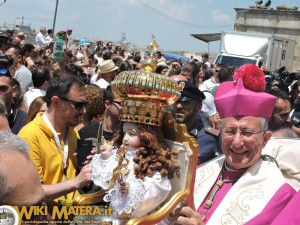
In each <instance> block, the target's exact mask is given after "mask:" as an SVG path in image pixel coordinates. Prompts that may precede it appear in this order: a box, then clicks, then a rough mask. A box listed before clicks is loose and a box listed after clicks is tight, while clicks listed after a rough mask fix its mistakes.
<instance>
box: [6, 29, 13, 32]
mask: <svg viewBox="0 0 300 225" xmlns="http://www.w3.org/2000/svg"><path fill="white" fill-rule="evenodd" d="M6 32H9V33H13V32H14V29H13V28H7V30H6Z"/></svg>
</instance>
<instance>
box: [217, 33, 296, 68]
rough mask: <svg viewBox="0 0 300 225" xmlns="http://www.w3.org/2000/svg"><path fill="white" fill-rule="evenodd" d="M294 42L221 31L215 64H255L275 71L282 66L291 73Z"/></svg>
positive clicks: (259, 35) (268, 36)
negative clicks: (218, 51)
mask: <svg viewBox="0 0 300 225" xmlns="http://www.w3.org/2000/svg"><path fill="white" fill-rule="evenodd" d="M295 45H296V41H294V40H289V39H285V38H281V37H277V36H274V35H271V34H270V35H269V34H258V33H255V34H254V33H248V32H237V31H222V33H221V43H220V54H219V55H218V56H217V58H216V60H215V64H218V63H221V64H225V65H233V66H236V67H239V66H241V65H243V64H256V65H257V66H259V67H262V66H263V67H264V70H268V71H275V70H276V69H279V68H281V67H283V66H285V68H286V70H288V71H290V72H291V71H292V66H293V56H294V51H295Z"/></svg>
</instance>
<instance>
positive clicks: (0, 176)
mask: <svg viewBox="0 0 300 225" xmlns="http://www.w3.org/2000/svg"><path fill="white" fill-rule="evenodd" d="M28 148H29V147H28V144H26V142H25V141H23V140H22V139H21V138H19V137H18V136H17V135H15V134H13V133H10V132H4V131H0V155H1V153H2V152H3V151H6V152H11V151H17V152H20V153H21V154H23V155H24V156H25V158H26V159H28V160H29V156H28ZM0 163H1V156H0ZM16 163H17V162H16ZM16 166H18V165H16ZM0 190H1V191H0V204H1V202H2V201H3V200H4V199H5V198H6V196H8V195H9V194H10V192H11V191H12V190H11V188H10V187H9V186H8V185H7V178H6V174H5V173H4V171H2V170H1V169H0Z"/></svg>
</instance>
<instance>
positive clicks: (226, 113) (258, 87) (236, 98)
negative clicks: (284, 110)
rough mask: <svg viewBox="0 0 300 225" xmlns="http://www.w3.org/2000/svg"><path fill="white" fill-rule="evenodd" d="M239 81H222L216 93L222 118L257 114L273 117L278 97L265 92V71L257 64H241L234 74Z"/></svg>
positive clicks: (217, 105) (216, 102)
mask: <svg viewBox="0 0 300 225" xmlns="http://www.w3.org/2000/svg"><path fill="white" fill-rule="evenodd" d="M234 77H235V79H237V81H235V82H232V81H227V82H224V83H222V84H221V85H220V86H219V87H218V89H217V92H216V95H215V104H216V107H217V111H218V112H219V114H220V118H225V117H231V116H257V117H264V118H267V119H269V118H271V116H272V112H273V109H274V106H275V103H276V97H275V96H273V95H270V94H267V93H265V92H263V90H264V86H265V79H264V77H265V76H264V73H263V72H262V71H261V70H260V69H259V68H258V67H257V66H255V65H250V64H246V65H243V66H241V67H240V68H239V69H238V70H237V71H236V73H235V75H234Z"/></svg>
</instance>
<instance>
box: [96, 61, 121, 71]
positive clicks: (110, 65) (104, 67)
mask: <svg viewBox="0 0 300 225" xmlns="http://www.w3.org/2000/svg"><path fill="white" fill-rule="evenodd" d="M99 69H100V73H109V72H111V71H114V70H117V69H119V67H118V66H116V65H115V64H114V62H113V61H112V60H111V59H108V60H104V61H103V62H102V63H101V64H100V65H99Z"/></svg>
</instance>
